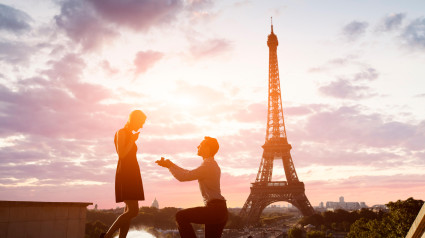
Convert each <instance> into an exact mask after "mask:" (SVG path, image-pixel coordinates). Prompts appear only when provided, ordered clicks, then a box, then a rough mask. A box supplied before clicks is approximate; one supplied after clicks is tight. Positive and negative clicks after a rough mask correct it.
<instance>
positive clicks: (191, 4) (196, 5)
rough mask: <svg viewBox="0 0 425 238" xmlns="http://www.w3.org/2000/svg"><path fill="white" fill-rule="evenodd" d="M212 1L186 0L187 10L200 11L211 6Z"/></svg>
mask: <svg viewBox="0 0 425 238" xmlns="http://www.w3.org/2000/svg"><path fill="white" fill-rule="evenodd" d="M213 3H214V2H213V0H188V1H187V8H188V9H190V10H202V9H204V8H207V7H211V6H212V5H213Z"/></svg>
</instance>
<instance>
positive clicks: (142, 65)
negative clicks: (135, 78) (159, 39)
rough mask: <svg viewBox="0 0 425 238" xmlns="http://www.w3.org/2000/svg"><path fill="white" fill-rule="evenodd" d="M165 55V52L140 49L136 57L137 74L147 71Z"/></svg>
mask: <svg viewBox="0 0 425 238" xmlns="http://www.w3.org/2000/svg"><path fill="white" fill-rule="evenodd" d="M163 56H164V54H163V53H161V52H158V51H152V50H148V51H139V52H137V54H136V58H135V59H134V65H135V66H136V69H135V71H136V75H139V74H141V73H145V72H146V71H147V70H148V69H150V68H151V67H153V66H154V65H155V64H156V63H157V62H158V61H159V60H161V59H162V57H163Z"/></svg>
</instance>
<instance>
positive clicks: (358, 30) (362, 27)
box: [342, 21, 369, 40]
mask: <svg viewBox="0 0 425 238" xmlns="http://www.w3.org/2000/svg"><path fill="white" fill-rule="evenodd" d="M368 26H369V23H367V22H359V21H353V22H351V23H349V24H347V25H346V26H344V28H343V30H342V34H343V35H344V36H345V37H346V38H347V39H348V40H356V39H358V38H359V37H360V36H362V35H363V34H364V33H365V32H366V28H367V27H368Z"/></svg>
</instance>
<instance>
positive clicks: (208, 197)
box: [156, 136, 228, 238]
mask: <svg viewBox="0 0 425 238" xmlns="http://www.w3.org/2000/svg"><path fill="white" fill-rule="evenodd" d="M218 148H219V145H218V142H217V140H216V139H215V138H211V137H208V136H206V137H205V139H204V140H203V141H202V142H201V144H200V145H199V146H198V155H199V156H201V157H202V159H203V161H202V164H201V165H200V166H199V167H198V168H196V169H194V170H186V169H183V168H180V167H179V166H177V165H176V164H174V163H173V162H171V161H170V160H168V159H167V160H165V159H164V158H161V160H157V161H156V163H157V164H158V165H160V166H162V167H165V168H168V169H169V171H170V172H171V174H172V175H173V176H174V177H175V178H176V179H177V180H179V181H180V182H183V181H192V180H198V183H199V189H200V190H201V194H202V197H203V198H204V203H205V206H204V207H193V208H188V209H184V210H181V211H179V212H177V214H176V221H177V225H178V229H179V232H180V236H181V237H182V238H196V235H195V232H194V231H193V227H192V225H191V224H190V223H196V224H205V238H220V237H221V233H222V232H223V228H224V226H225V225H226V222H227V218H228V213H227V205H226V200H225V199H224V197H223V196H222V195H221V191H220V175H221V170H220V167H219V166H218V164H217V162H216V161H215V160H214V155H215V154H216V153H217V151H218Z"/></svg>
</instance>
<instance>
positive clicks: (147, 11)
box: [89, 0, 198, 31]
mask: <svg viewBox="0 0 425 238" xmlns="http://www.w3.org/2000/svg"><path fill="white" fill-rule="evenodd" d="M89 2H90V3H91V4H92V5H93V6H94V9H95V10H96V12H97V13H99V15H100V16H102V18H103V19H105V20H107V21H109V22H111V23H114V24H116V25H117V26H126V27H129V28H131V29H134V30H137V31H140V30H148V29H150V28H151V27H153V26H159V25H162V24H169V23H172V22H173V21H174V20H175V19H176V16H177V14H178V13H179V12H180V11H181V9H182V7H183V2H182V1H181V0H129V1H120V0H89ZM197 2H198V1H197Z"/></svg>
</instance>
